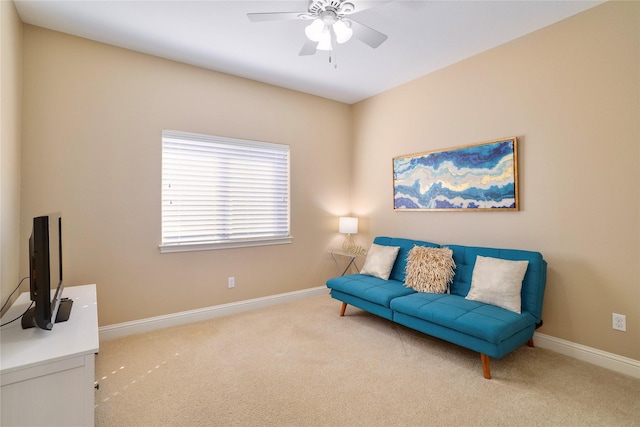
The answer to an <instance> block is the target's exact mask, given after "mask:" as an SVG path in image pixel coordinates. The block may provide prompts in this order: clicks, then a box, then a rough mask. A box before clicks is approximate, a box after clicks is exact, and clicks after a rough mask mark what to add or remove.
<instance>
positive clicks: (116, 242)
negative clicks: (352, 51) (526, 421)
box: [2, 2, 640, 360]
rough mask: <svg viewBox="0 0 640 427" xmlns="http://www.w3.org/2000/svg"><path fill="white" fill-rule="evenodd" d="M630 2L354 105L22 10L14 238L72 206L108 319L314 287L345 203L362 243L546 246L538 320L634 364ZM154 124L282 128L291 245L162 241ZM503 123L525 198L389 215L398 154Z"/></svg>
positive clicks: (493, 131) (70, 278)
mask: <svg viewBox="0 0 640 427" xmlns="http://www.w3.org/2000/svg"><path fill="white" fill-rule="evenodd" d="M639 15H640V11H639V3H637V2H632V3H608V4H605V5H602V6H599V7H596V8H594V9H592V10H589V11H587V12H584V13H582V14H580V15H577V16H575V17H573V18H571V19H568V20H566V21H564V22H561V23H558V24H556V25H553V26H551V27H548V28H546V29H543V30H541V31H538V32H536V33H534V34H531V35H528V36H526V37H523V38H521V39H518V40H515V41H513V42H511V43H508V44H506V45H503V46H501V47H498V48H496V49H493V50H491V51H488V52H486V53H483V54H481V55H478V56H476V57H474V58H471V59H469V60H466V61H463V62H461V63H458V64H456V65H454V66H451V67H448V68H446V69H443V70H441V71H438V72H435V73H433V74H430V75H428V76H425V77H423V78H420V79H417V80H416V81H413V82H411V83H409V84H406V85H403V86H401V87H398V88H396V89H394V90H391V91H388V92H386V93H384V94H382V95H379V96H376V97H373V98H371V99H369V100H367V101H364V102H361V103H359V104H356V105H355V106H353V107H349V106H346V105H344V104H341V103H337V102H332V101H328V100H324V99H321V98H317V97H313V96H307V95H303V94H300V93H296V92H293V91H288V90H284V89H279V88H276V87H273V86H268V85H264V84H261V83H257V82H253V81H249V80H244V79H240V78H235V77H231V76H227V75H224V74H219V73H215V72H211V71H206V70H202V69H198V68H195V67H190V66H186V65H183V64H179V63H175V62H171V61H165V60H162V59H158V58H154V57H151V56H146V55H142V54H138V53H134V52H130V51H127V50H123V49H118V48H114V47H109V46H105V45H102V44H98V43H94V42H91V41H87V40H83V39H79V38H75V37H71V36H66V35H62V34H59V33H55V32H51V31H48V30H44V29H41V28H37V27H32V26H28V25H27V26H25V34H24V42H23V43H24V74H23V82H24V97H23V103H24V109H23V111H24V115H23V118H22V120H23V123H24V124H23V152H22V156H23V160H22V181H23V191H22V210H21V219H22V230H21V236H20V239H21V242H22V243H26V242H25V239H26V236H27V235H28V232H29V226H28V224H29V221H30V219H31V217H32V216H33V215H36V214H40V213H43V212H49V211H51V210H61V211H62V212H63V213H64V218H65V243H64V249H65V268H66V271H65V273H66V281H67V283H69V284H70V285H75V284H82V283H92V282H95V283H97V284H98V292H99V312H100V324H101V325H108V324H114V323H118V322H124V321H128V320H135V319H141V318H146V317H150V316H156V315H162V314H168V313H173V312H178V311H182V310H189V309H194V308H199V307H207V306H211V305H216V304H223V303H227V302H233V301H240V300H244V299H248V298H254V297H259V296H264V295H271V294H276V293H280V292H287V291H292V290H297V289H303V288H308V287H312V286H318V285H322V284H323V283H324V280H325V279H326V278H327V277H328V276H330V275H333V274H334V269H333V266H332V265H331V264H330V262H329V259H328V257H327V256H326V253H325V250H326V248H327V247H328V246H330V245H331V244H332V243H336V242H339V240H338V239H340V237H339V235H337V234H336V232H335V229H336V226H337V221H336V219H335V216H336V215H341V214H346V213H348V212H349V206H351V208H352V210H353V212H354V213H355V214H358V215H360V216H362V221H361V230H362V231H363V232H364V233H362V234H359V235H358V236H357V242H358V243H363V244H364V243H366V244H368V243H369V242H370V239H371V238H372V237H373V236H374V235H378V234H385V235H393V236H404V237H414V238H422V239H426V240H432V241H436V242H441V243H460V244H469V245H481V246H496V247H512V248H522V249H531V250H539V251H541V252H542V253H543V254H544V255H545V258H546V259H547V260H548V261H549V278H548V284H547V286H548V287H547V294H546V298H545V309H544V319H545V326H544V327H543V328H542V329H541V332H543V333H545V334H549V335H552V336H555V337H559V338H562V339H566V340H569V341H572V342H576V343H579V344H584V345H587V346H591V347H595V348H597V349H601V350H604V351H608V352H612V353H616V354H619V355H622V356H626V357H631V358H634V359H636V360H640V342H639V340H640V333H639V330H640V304H639V302H640V277H639V262H640V241H639V240H640V207H639V204H640V191H639V182H640V176H639V172H638V170H639V166H640V153H639V144H638V141H639V140H640V129H639V127H638V126H639V124H638V123H639V120H638V117H639V116H640V106H639V96H638V94H640V87H639V76H640V73H639V68H638V67H639V64H640V58H639V52H640V49H639V46H638V43H639V42H638V40H640V34H639V26H638V22H639V21H638V17H639ZM3 24H4V22H3ZM3 31H4V30H3ZM3 35H4V32H3ZM16 46H17V45H16ZM4 50H5V49H4V44H3V55H4ZM3 74H4V66H3ZM3 99H4V98H3ZM18 119H19V118H17V119H16V120H18ZM3 120H4V113H3ZM324 123H330V124H331V126H322V124H324ZM163 128H165V129H177V130H185V131H190V132H201V133H209V134H214V135H221V136H229V137H237V138H247V139H258V140H265V141H271V142H278V143H286V144H290V145H291V147H292V175H293V180H292V184H293V189H292V192H293V198H292V199H293V207H292V214H293V215H292V230H293V235H294V243H293V244H292V245H283V246H274V247H266V248H250V249H233V250H219V251H206V252H192V253H178V254H163V255H161V254H160V253H159V251H158V248H157V245H158V242H159V239H160V188H159V182H160V131H161V129H163ZM508 136H517V137H518V138H519V141H520V146H519V149H520V158H519V162H520V196H521V205H522V210H521V211H520V212H503V213H499V212H482V213H469V212H464V213H462V212H461V213H446V212H444V213H441V212H393V210H392V185H391V159H392V157H393V156H396V155H401V154H409V153H415V152H421V151H428V150H432V149H439V148H446V147H453V146H458V145H464V144H470V143H476V142H483V141H488V140H492V139H495V138H501V137H508ZM3 147H4V142H3ZM3 174H4V172H3ZM348 182H352V185H351V188H349V186H348V185H345V183H348ZM4 197H5V195H4V188H3V198H4ZM2 226H3V230H4V228H5V220H4V219H3V220H2ZM23 249H24V248H22V249H20V253H21V255H24V250H23ZM25 261H26V260H24V258H23V263H22V268H21V271H22V272H25V271H24V270H26V268H25V263H24V262H25ZM231 275H233V276H235V277H236V283H237V285H236V288H235V289H233V290H229V289H227V288H226V278H227V276H231ZM5 289H6V286H5V284H4V281H3V292H4V290H5ZM614 311H615V312H618V313H623V314H626V315H627V329H628V331H627V332H626V333H622V332H617V331H613V330H612V329H611V313H612V312H614Z"/></svg>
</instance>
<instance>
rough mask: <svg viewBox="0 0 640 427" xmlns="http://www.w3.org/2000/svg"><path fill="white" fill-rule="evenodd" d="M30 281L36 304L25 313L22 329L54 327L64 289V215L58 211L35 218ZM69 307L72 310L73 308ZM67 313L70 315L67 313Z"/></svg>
mask: <svg viewBox="0 0 640 427" xmlns="http://www.w3.org/2000/svg"><path fill="white" fill-rule="evenodd" d="M29 283H30V286H29V296H30V298H31V301H33V305H32V307H31V308H30V309H29V310H27V312H26V313H25V314H24V315H23V316H22V328H23V329H27V328H33V327H38V328H41V329H46V330H51V329H52V328H53V324H54V323H55V322H56V317H58V318H59V316H58V310H59V309H60V302H61V300H62V291H63V289H64V285H63V283H62V218H61V215H60V214H59V213H55V214H50V215H44V216H39V217H36V218H34V219H33V229H32V232H31V237H29ZM65 300H66V299H65ZM71 302H72V301H71ZM67 308H68V309H69V310H70V307H67ZM67 311H68V310H67ZM66 314H67V318H68V312H67V313H66ZM64 320H66V319H64ZM58 321H62V319H58Z"/></svg>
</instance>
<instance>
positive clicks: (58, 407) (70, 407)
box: [0, 285, 100, 426]
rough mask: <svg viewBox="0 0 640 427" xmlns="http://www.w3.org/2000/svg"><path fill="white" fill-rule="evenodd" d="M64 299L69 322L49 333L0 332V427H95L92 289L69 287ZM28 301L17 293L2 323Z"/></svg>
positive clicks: (96, 345) (14, 327)
mask: <svg viewBox="0 0 640 427" xmlns="http://www.w3.org/2000/svg"><path fill="white" fill-rule="evenodd" d="M64 295H65V297H68V298H69V299H70V300H72V301H73V306H72V309H71V311H72V313H71V317H69V321H67V322H63V323H58V324H56V326H55V327H54V328H53V329H51V330H50V331H46V330H43V329H40V328H29V329H22V328H21V327H20V323H19V322H14V323H12V324H9V325H6V326H4V327H3V328H2V330H0V387H1V388H0V395H2V399H0V401H1V408H0V425H2V426H54V425H55V426H93V425H94V411H95V410H94V405H95V388H94V387H95V358H96V356H95V355H96V354H97V353H98V350H99V349H100V342H99V339H98V310H97V304H96V303H97V300H96V285H84V286H69V287H66V288H64ZM61 301H62V300H61ZM30 302H31V301H30V300H29V292H24V293H22V294H21V295H20V297H18V299H17V300H16V301H15V302H14V303H13V305H12V306H11V308H10V309H9V310H8V311H7V313H6V314H5V315H4V316H3V320H4V321H7V320H8V319H9V320H11V319H15V318H16V317H18V316H20V315H21V314H22V313H24V312H25V310H26V309H27V307H29V304H30ZM69 306H70V307H71V305H69Z"/></svg>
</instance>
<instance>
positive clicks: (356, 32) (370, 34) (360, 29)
mask: <svg viewBox="0 0 640 427" xmlns="http://www.w3.org/2000/svg"><path fill="white" fill-rule="evenodd" d="M349 21H350V22H351V29H352V30H353V37H355V38H357V39H359V40H361V41H362V42H363V43H365V44H367V45H369V46H371V47H372V48H374V49H375V48H377V47H378V46H380V45H381V44H382V43H383V42H384V41H385V40H386V39H387V38H388V37H387V35H386V34H382V33H381V32H380V31H376V30H374V29H373V28H371V27H367V26H366V25H364V24H361V23H359V22H358V21H354V20H353V19H349Z"/></svg>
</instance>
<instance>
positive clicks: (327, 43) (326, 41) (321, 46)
mask: <svg viewBox="0 0 640 427" xmlns="http://www.w3.org/2000/svg"><path fill="white" fill-rule="evenodd" d="M316 49H317V50H332V49H333V47H332V46H331V33H330V32H329V31H328V29H327V31H323V32H322V35H321V36H320V41H319V42H318V47H316Z"/></svg>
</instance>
